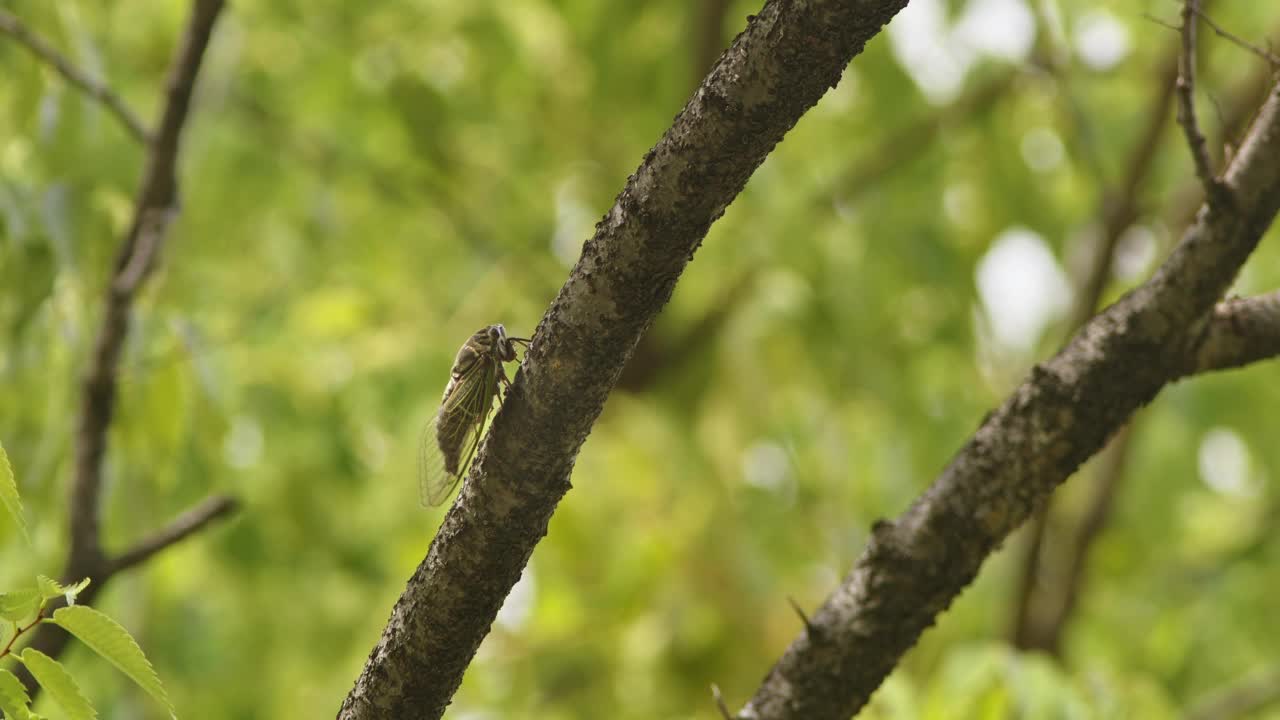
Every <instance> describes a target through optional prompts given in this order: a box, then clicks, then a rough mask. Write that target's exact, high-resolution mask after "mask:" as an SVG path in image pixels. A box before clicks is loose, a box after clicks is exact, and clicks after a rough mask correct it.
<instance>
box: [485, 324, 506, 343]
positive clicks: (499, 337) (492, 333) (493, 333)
mask: <svg viewBox="0 0 1280 720" xmlns="http://www.w3.org/2000/svg"><path fill="white" fill-rule="evenodd" d="M506 340H507V329H506V328H504V327H502V325H490V326H489V343H490V346H492V347H501V346H502V344H503V343H505V342H506Z"/></svg>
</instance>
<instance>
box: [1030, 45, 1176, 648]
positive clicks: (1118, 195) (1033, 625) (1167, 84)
mask: <svg viewBox="0 0 1280 720" xmlns="http://www.w3.org/2000/svg"><path fill="white" fill-rule="evenodd" d="M1178 62H1179V51H1178V47H1177V46H1176V45H1175V46H1174V47H1173V48H1171V49H1170V50H1169V52H1168V53H1167V59H1166V60H1165V61H1164V62H1163V63H1162V68H1161V70H1160V72H1159V77H1160V82H1159V84H1158V85H1157V86H1156V88H1157V90H1156V93H1155V97H1154V98H1153V99H1152V101H1151V105H1150V107H1149V108H1148V110H1147V112H1146V114H1145V117H1146V125H1145V126H1144V127H1143V131H1142V133H1141V135H1140V136H1139V139H1138V142H1137V144H1136V145H1135V146H1134V149H1133V151H1132V153H1131V154H1130V156H1129V162H1128V163H1127V165H1126V167H1125V171H1124V177H1123V179H1122V181H1121V183H1120V186H1119V187H1118V188H1116V189H1114V190H1112V191H1107V192H1105V193H1104V194H1103V197H1102V202H1101V203H1100V204H1101V208H1100V210H1099V218H1100V220H1099V226H1100V229H1101V237H1100V238H1099V242H1098V243H1097V246H1096V247H1094V248H1093V255H1092V257H1091V262H1090V264H1089V268H1088V271H1087V272H1086V274H1085V277H1084V281H1083V282H1082V283H1081V284H1080V290H1079V292H1078V294H1077V296H1076V303H1075V306H1074V308H1073V309H1072V312H1071V317H1070V320H1069V323H1070V325H1069V327H1070V328H1071V330H1072V331H1073V332H1074V331H1075V330H1078V329H1079V328H1081V327H1083V326H1084V324H1085V323H1086V322H1088V321H1089V318H1091V317H1093V315H1094V313H1096V312H1097V311H1098V305H1099V303H1100V302H1101V300H1102V293H1103V292H1104V291H1105V290H1106V288H1107V284H1108V282H1110V280H1111V267H1112V264H1113V262H1114V260H1115V252H1116V247H1117V246H1118V245H1119V243H1120V238H1121V237H1122V236H1123V235H1124V232H1125V230H1127V229H1128V228H1129V226H1130V225H1132V224H1133V221H1134V220H1135V219H1137V217H1138V212H1139V205H1140V200H1141V198H1140V197H1139V192H1140V190H1141V188H1142V185H1143V183H1144V182H1145V181H1146V178H1147V176H1148V175H1149V174H1150V171H1151V167H1152V165H1153V164H1154V160H1155V156H1156V149H1157V148H1158V147H1159V145H1160V138H1161V137H1162V136H1163V135H1164V129H1165V126H1166V124H1167V122H1168V116H1169V110H1170V108H1171V107H1172V106H1173V97H1174V88H1175V86H1176V84H1177V81H1178ZM1117 480H1118V479H1117ZM1050 510H1051V505H1050V504H1046V505H1045V507H1043V508H1042V509H1041V510H1040V512H1037V513H1036V515H1035V516H1034V517H1033V518H1032V521H1031V523H1030V524H1029V525H1028V528H1027V530H1028V537H1027V542H1026V547H1025V548H1024V551H1023V556H1022V570H1021V572H1020V573H1019V576H1018V580H1017V583H1016V586H1015V587H1016V590H1015V596H1014V608H1013V627H1012V632H1011V633H1010V639H1011V641H1012V643H1013V645H1014V647H1017V648H1019V649H1022V650H1030V649H1041V650H1046V651H1048V652H1051V653H1056V648H1057V637H1058V635H1059V634H1060V633H1061V627H1057V628H1052V627H1050V626H1048V625H1046V623H1045V620H1044V618H1045V617H1046V615H1045V611H1044V609H1043V607H1044V603H1045V600H1046V594H1045V593H1044V592H1043V590H1044V583H1042V581H1041V575H1042V570H1043V569H1044V568H1043V565H1044V562H1045V558H1044V556H1043V550H1044V548H1045V544H1046V538H1045V535H1046V533H1047V531H1048V525H1049V523H1048V515H1049V513H1050ZM1056 617H1057V618H1058V619H1059V620H1065V617H1066V616H1065V615H1057V616H1056Z"/></svg>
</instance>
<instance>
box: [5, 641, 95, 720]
mask: <svg viewBox="0 0 1280 720" xmlns="http://www.w3.org/2000/svg"><path fill="white" fill-rule="evenodd" d="M20 659H21V660H22V664H23V665H26V666H27V669H28V670H30V671H31V675H32V677H34V678H35V679H36V682H38V683H40V687H42V688H44V691H45V692H47V693H49V697H51V698H53V701H54V702H56V703H58V705H59V706H60V707H61V708H62V710H63V711H64V712H65V713H66V714H67V718H68V719H69V720H94V719H95V718H97V717H98V713H97V711H96V710H94V709H93V706H92V705H90V704H89V701H88V700H87V699H86V698H85V696H84V694H83V693H81V692H80V686H79V685H77V684H76V681H75V678H73V677H71V673H69V672H67V669H66V668H65V667H63V666H62V663H60V662H58V661H57V660H54V659H53V658H51V657H49V656H48V655H45V654H44V653H42V652H40V651H39V650H36V649H35V648H31V647H29V648H27V649H25V650H23V651H22V656H21V657H20Z"/></svg>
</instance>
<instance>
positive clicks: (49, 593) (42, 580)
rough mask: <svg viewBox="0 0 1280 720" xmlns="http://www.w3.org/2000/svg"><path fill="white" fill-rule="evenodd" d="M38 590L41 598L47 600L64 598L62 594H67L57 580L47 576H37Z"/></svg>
mask: <svg viewBox="0 0 1280 720" xmlns="http://www.w3.org/2000/svg"><path fill="white" fill-rule="evenodd" d="M36 590H37V591H38V592H39V593H40V597H42V598H44V599H45V600H52V599H54V598H56V597H62V593H64V592H66V591H65V590H63V588H62V585H61V584H60V583H59V582H58V581H57V580H54V579H53V578H51V577H48V576H47V575H37V576H36Z"/></svg>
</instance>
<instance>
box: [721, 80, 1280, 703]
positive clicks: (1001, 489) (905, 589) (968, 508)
mask: <svg viewBox="0 0 1280 720" xmlns="http://www.w3.org/2000/svg"><path fill="white" fill-rule="evenodd" d="M1278 155H1280V85H1277V86H1276V87H1274V88H1273V89H1272V92H1271V94H1270V96H1269V97H1268V99H1267V101H1266V103H1265V104H1264V106H1263V108H1262V110H1261V112H1260V113H1259V115H1258V118H1257V119H1256V120H1255V122H1254V125H1253V128H1252V129H1251V130H1250V132H1249V134H1248V136H1247V138H1246V140H1245V143H1244V145H1243V147H1242V148H1241V150H1240V153H1239V154H1238V156H1237V157H1236V159H1235V161H1234V162H1233V163H1232V164H1231V166H1230V168H1229V170H1228V172H1227V173H1226V175H1225V177H1224V180H1223V182H1224V183H1225V184H1226V186H1227V187H1228V188H1229V190H1230V192H1232V193H1233V194H1234V197H1235V200H1236V201H1235V203H1234V204H1231V205H1225V204H1218V205H1209V206H1208V207H1207V208H1204V209H1202V210H1201V212H1200V213H1199V215H1198V216H1197V221H1196V223H1195V224H1194V225H1193V226H1191V227H1190V228H1189V229H1188V230H1187V231H1186V233H1185V234H1184V235H1183V238H1182V241H1181V242H1180V243H1179V244H1178V246H1177V247H1176V248H1175V249H1174V251H1173V252H1172V253H1171V254H1170V256H1169V258H1168V259H1167V260H1166V261H1165V263H1164V264H1163V265H1162V266H1161V267H1160V269H1159V270H1158V271H1157V272H1156V274H1155V275H1154V276H1153V277H1152V278H1151V279H1150V280H1149V281H1147V282H1146V283H1145V284H1143V285H1142V286H1140V287H1138V288H1136V289H1135V290H1133V291H1132V292H1130V293H1129V294H1127V295H1126V296H1124V297H1123V298H1121V299H1120V300H1119V301H1118V302H1116V303H1115V304H1114V305H1112V306H1111V307H1109V308H1107V309H1106V310H1105V311H1103V312H1102V313H1101V314H1099V315H1098V316H1097V317H1095V318H1094V319H1093V320H1091V321H1090V322H1089V323H1088V324H1087V325H1086V326H1085V327H1084V328H1083V329H1081V331H1080V332H1079V333H1077V334H1076V335H1075V337H1073V338H1072V339H1071V341H1070V342H1069V343H1068V344H1067V346H1066V347H1065V348H1063V350H1062V351H1060V352H1059V353H1058V354H1057V355H1056V356H1055V357H1054V358H1052V359H1051V360H1049V361H1047V362H1045V363H1042V364H1039V365H1037V366H1036V367H1035V368H1034V369H1033V370H1032V372H1031V376H1030V377H1029V378H1028V379H1027V380H1026V381H1025V382H1023V384H1022V385H1021V386H1020V387H1018V388H1017V390H1015V391H1014V393H1013V394H1012V395H1011V396H1010V397H1009V398H1008V399H1007V400H1006V401H1005V403H1004V404H1003V405H1002V406H1001V407H1000V408H998V409H997V410H995V411H994V412H993V413H991V414H990V415H989V416H988V417H987V419H986V420H985V421H984V422H983V424H982V426H981V427H980V428H979V429H978V431H977V432H976V433H975V435H974V436H973V437H972V438H971V439H970V441H969V442H968V443H967V444H966V445H965V446H964V447H963V448H962V449H961V450H960V451H959V453H957V455H956V456H955V457H954V458H953V459H952V461H951V463H950V464H949V465H948V466H947V468H946V469H945V470H944V471H943V473H942V475H941V476H940V477H939V478H938V479H937V480H936V481H935V482H934V484H933V485H932V486H931V487H930V488H929V489H928V490H927V491H926V492H925V493H924V495H922V496H921V497H920V498H918V499H917V500H916V502H915V503H914V504H912V506H911V507H910V508H908V509H907V511H906V512H905V513H903V514H902V515H901V516H900V517H899V518H898V519H897V520H895V521H893V522H887V521H881V522H878V523H876V525H875V527H874V528H873V529H872V533H871V536H870V538H869V540H868V543H867V547H866V549H865V550H864V551H863V554H862V556H861V557H860V558H859V560H858V562H857V563H856V565H855V566H854V568H853V569H852V571H851V572H850V573H849V574H848V575H847V576H846V578H845V580H844V582H843V583H842V584H841V585H840V586H839V587H838V588H837V589H836V590H835V592H833V593H832V594H831V595H830V596H829V597H828V598H827V600H826V601H825V602H824V603H823V605H822V607H821V608H819V610H818V611H817V613H815V614H814V615H813V616H812V617H811V620H812V623H813V625H815V626H816V627H817V628H819V630H820V632H819V633H818V634H817V637H818V638H819V639H818V640H814V639H813V637H814V634H813V633H810V632H808V631H806V632H804V633H802V634H801V635H800V636H798V637H797V638H796V639H795V640H793V641H792V643H791V646H790V647H789V648H788V649H787V650H786V652H785V653H784V654H783V656H782V657H781V659H779V661H778V662H777V664H776V665H775V666H774V667H773V669H772V670H771V671H770V672H769V674H768V676H767V677H766V678H765V680H764V682H763V684H762V685H761V686H760V688H759V689H758V690H757V692H756V694H755V696H754V697H753V698H752V699H751V700H750V702H748V703H747V705H746V707H745V708H744V709H743V711H742V712H741V713H739V716H740V717H743V718H747V719H752V720H756V719H762V718H770V719H779V718H805V719H806V720H823V719H824V718H847V717H849V716H851V715H852V714H853V713H854V712H856V711H857V710H858V708H860V707H862V706H863V705H864V704H865V703H866V702H867V700H868V699H869V698H870V696H871V694H872V692H874V691H875V689H876V688H877V687H878V686H879V685H880V683H881V682H882V681H883V679H884V678H885V676H886V675H888V673H889V672H890V671H891V670H892V669H893V667H894V666H895V665H896V664H897V662H898V660H899V658H900V657H901V656H902V654H903V653H904V652H906V650H907V649H908V648H910V647H911V646H912V645H914V644H915V642H916V640H917V639H918V638H919V637H920V634H921V633H923V632H924V630H925V628H927V627H928V626H929V625H931V624H933V623H934V622H935V621H936V618H937V615H938V613H940V612H941V611H942V610H944V609H945V608H946V607H947V606H948V605H949V604H950V603H951V601H952V600H953V599H954V598H955V597H956V595H958V594H959V593H960V592H961V591H962V590H963V589H964V588H965V586H967V585H968V584H969V583H970V582H971V581H972V580H973V578H974V577H975V576H976V575H977V573H978V570H979V568H980V567H981V565H982V562H983V561H984V560H985V559H986V557H987V556H988V555H989V554H990V553H991V552H992V551H994V550H995V549H996V547H998V546H999V545H1000V543H1002V542H1003V541H1004V540H1005V538H1006V537H1007V536H1008V535H1009V533H1011V532H1012V531H1013V530H1014V529H1015V528H1017V527H1018V526H1019V525H1020V524H1022V523H1023V522H1024V521H1026V519H1027V518H1028V517H1030V516H1031V514H1032V513H1033V512H1035V511H1036V510H1037V509H1038V508H1040V507H1042V506H1043V504H1044V503H1045V502H1046V500H1047V499H1048V497H1049V495H1050V494H1051V493H1052V492H1053V490H1054V489H1055V488H1056V487H1057V486H1058V485H1059V484H1060V483H1062V482H1063V481H1064V480H1065V479H1066V478H1067V477H1068V476H1069V475H1071V473H1072V472H1074V471H1075V469H1076V468H1077V467H1078V466H1079V465H1080V464H1081V463H1082V462H1084V460H1085V459H1087V458H1088V457H1089V456H1090V455H1092V454H1093V453H1095V452H1096V451H1097V450H1098V449H1099V448H1101V447H1102V446H1103V444H1104V443H1105V442H1106V441H1107V439H1108V438H1109V437H1110V436H1111V435H1112V434H1113V433H1114V432H1116V431H1117V430H1118V429H1119V428H1120V426H1121V425H1123V424H1124V422H1125V421H1126V420H1127V419H1128V418H1129V416H1130V415H1131V414H1132V413H1133V412H1134V411H1135V410H1136V409H1137V408H1139V407H1141V406H1142V405H1144V404H1146V403H1147V402H1150V401H1151V399H1152V398H1154V397H1155V396H1156V394H1157V393H1158V392H1159V391H1160V389H1161V388H1163V387H1164V386H1165V385H1166V384H1168V383H1169V382H1171V381H1173V380H1174V379H1176V378H1178V377H1180V376H1182V375H1185V374H1186V369H1187V367H1188V366H1191V365H1194V363H1191V362H1190V361H1189V358H1193V357H1195V356H1197V355H1198V354H1199V353H1200V351H1201V348H1202V347H1203V346H1204V343H1205V339H1206V338H1207V337H1209V333H1208V332H1204V331H1199V332H1197V328H1198V327H1201V326H1204V325H1205V324H1206V323H1207V324H1208V325H1209V327H1210V328H1211V327H1212V325H1213V323H1211V322H1209V321H1208V319H1209V318H1211V317H1212V316H1213V307H1214V305H1215V303H1216V302H1217V300H1218V299H1219V298H1220V297H1221V295H1222V293H1224V292H1225V291H1226V289H1227V287H1229V286H1230V284H1231V282H1232V280H1233V279H1234V278H1235V275H1236V273H1237V272H1238V270H1239V268H1240V266H1241V265H1242V264H1243V263H1244V261H1245V260H1246V259H1247V258H1248V256H1249V254H1250V253H1251V252H1252V251H1253V249H1254V247H1255V246H1256V245H1257V243H1258V240H1259V239H1260V238H1261V236H1262V234H1263V233H1264V232H1265V231H1266V229H1267V227H1268V226H1269V225H1270V223H1271V222H1272V220H1273V219H1274V217H1275V214H1276V212H1277V210H1280V163H1276V162H1275V161H1274V160H1275V158H1276V157H1277V156H1278Z"/></svg>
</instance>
